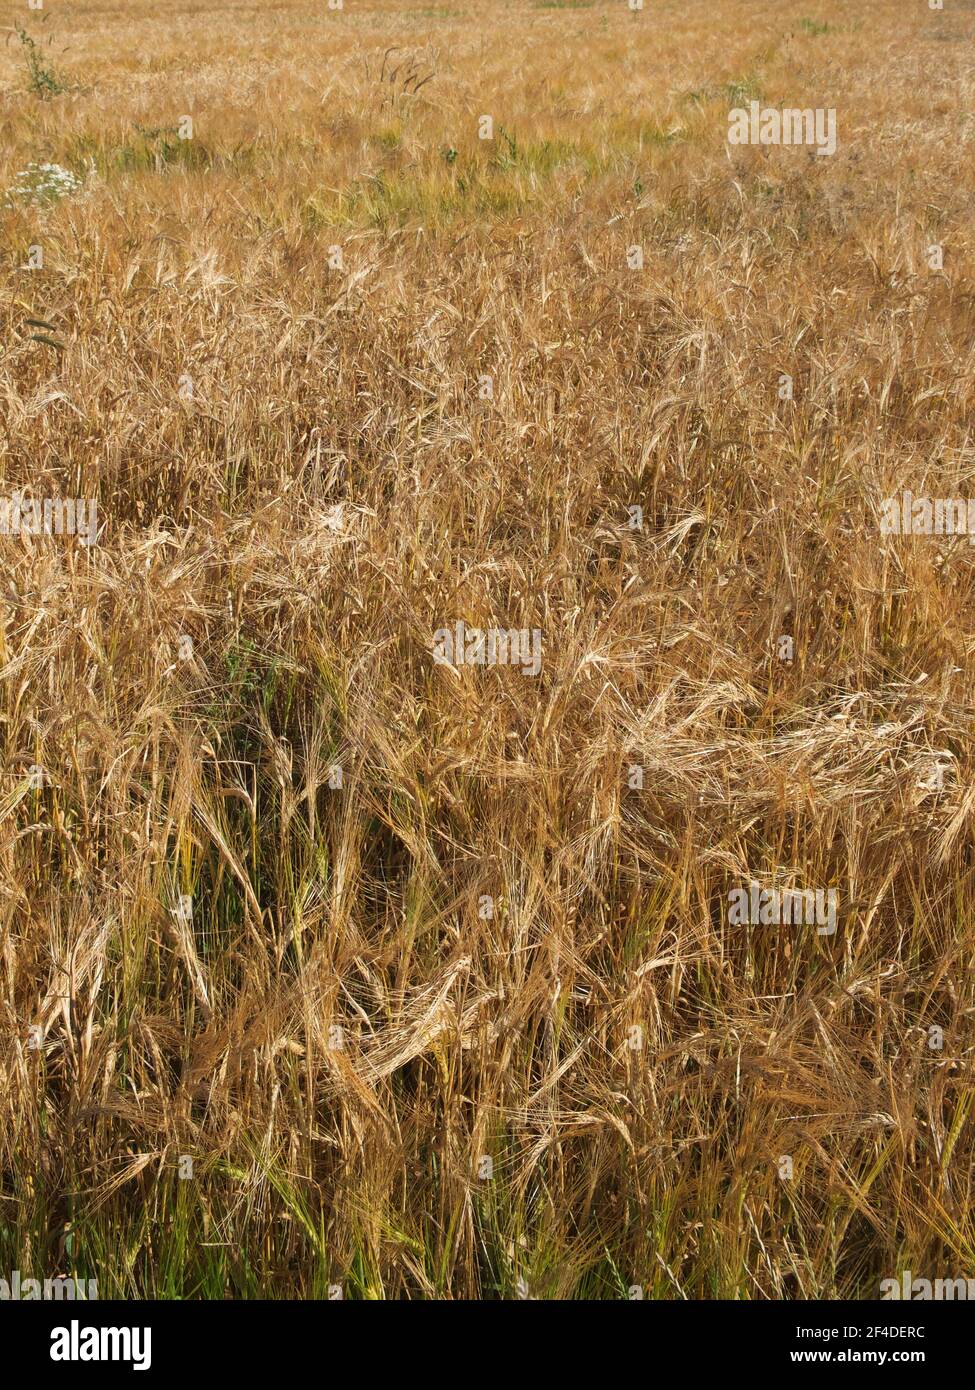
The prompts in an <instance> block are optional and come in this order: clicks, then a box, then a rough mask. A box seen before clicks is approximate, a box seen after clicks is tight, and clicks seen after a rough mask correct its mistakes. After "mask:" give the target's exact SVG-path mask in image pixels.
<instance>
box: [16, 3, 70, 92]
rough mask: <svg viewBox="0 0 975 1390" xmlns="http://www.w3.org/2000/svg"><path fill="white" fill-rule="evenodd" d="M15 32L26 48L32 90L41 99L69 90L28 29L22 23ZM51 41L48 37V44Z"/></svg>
mask: <svg viewBox="0 0 975 1390" xmlns="http://www.w3.org/2000/svg"><path fill="white" fill-rule="evenodd" d="M44 18H45V19H46V18H47V16H46V15H45V16H44ZM14 33H15V34H16V35H17V38H18V39H19V40H20V44H21V47H22V48H23V50H24V58H25V61H26V63H27V76H28V86H29V89H30V91H31V92H33V94H34V95H35V96H37V97H40V99H41V101H49V100H50V98H51V97H56V96H60V95H61V93H62V92H65V91H67V88H66V87H65V86H64V84H63V83H62V82H61V81H60V80H59V78H58V77H57V75H56V74H55V72H54V69H53V68H52V67H50V66H48V65H47V64H46V63H45V62H44V59H43V57H42V56H41V50H40V47H39V46H38V43H37V40H36V39H35V38H34V37H33V36H32V35H31V34H28V32H27V30H26V29H25V28H24V27H23V25H21V24H17V25H15V26H14ZM50 42H51V41H50V39H48V45H50Z"/></svg>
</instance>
